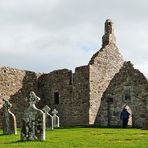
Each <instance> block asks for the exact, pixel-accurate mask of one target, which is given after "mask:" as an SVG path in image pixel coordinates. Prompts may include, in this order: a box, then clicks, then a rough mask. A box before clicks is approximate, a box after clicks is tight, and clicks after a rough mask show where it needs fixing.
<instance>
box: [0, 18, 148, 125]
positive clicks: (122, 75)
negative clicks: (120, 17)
mask: <svg viewBox="0 0 148 148" xmlns="http://www.w3.org/2000/svg"><path fill="white" fill-rule="evenodd" d="M30 91H34V92H35V93H36V94H37V95H38V96H39V97H40V98H41V100H40V102H38V104H37V106H38V108H40V109H42V108H43V107H44V106H45V105H48V106H49V107H50V108H51V109H52V110H53V109H54V108H56V109H57V110H58V112H59V113H58V116H59V117H60V125H61V126H71V125H98V126H107V127H108V126H110V127H119V126H121V121H120V113H121V111H122V109H123V108H124V107H126V108H127V110H128V111H129V112H130V119H129V123H128V125H129V126H131V127H142V125H143V122H144V120H145V119H146V118H148V80H147V78H146V77H145V76H144V75H143V74H142V73H141V72H140V71H139V70H137V69H135V68H134V67H133V64H132V63H131V62H129V61H128V62H127V61H124V60H123V58H122V55H121V54H120V52H119V49H118V47H117V46H116V39H115V35H114V27H113V22H112V21H111V20H110V19H108V20H106V22H105V27H104V35H103V37H102V47H101V49H100V50H99V51H98V52H96V53H95V54H94V55H93V56H92V58H91V59H90V61H89V62H88V64H87V65H84V66H80V67H76V68H75V72H74V73H73V72H72V70H68V69H60V70H55V71H52V72H50V73H35V72H31V71H25V70H19V69H15V68H9V67H1V68H0V108H1V109H0V116H2V106H3V99H6V100H9V101H10V102H11V104H12V109H11V110H12V112H13V113H14V114H15V115H16V120H17V125H18V127H19V126H20V119H21V116H22V113H23V111H24V109H25V108H26V107H27V104H26V101H25V98H26V97H27V96H28V94H29V93H30ZM1 119H2V118H0V126H1V123H2V121H1Z"/></svg>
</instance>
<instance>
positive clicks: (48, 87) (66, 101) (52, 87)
mask: <svg viewBox="0 0 148 148" xmlns="http://www.w3.org/2000/svg"><path fill="white" fill-rule="evenodd" d="M72 84H73V82H72V71H71V70H68V69H62V70H56V71H53V72H51V73H49V74H43V75H42V76H41V77H40V78H39V81H38V85H39V92H40V97H41V98H42V99H43V100H44V103H45V105H48V106H49V107H50V108H51V109H52V110H53V109H54V108H56V109H57V110H58V112H59V113H58V116H59V117H60V124H61V125H67V124H70V122H69V121H70V119H69V118H71V106H72V89H73V86H72ZM56 99H57V101H58V102H56Z"/></svg>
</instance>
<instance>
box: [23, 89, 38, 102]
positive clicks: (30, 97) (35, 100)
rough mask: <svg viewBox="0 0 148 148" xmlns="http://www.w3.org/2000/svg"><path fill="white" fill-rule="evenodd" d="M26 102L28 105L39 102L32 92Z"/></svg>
mask: <svg viewBox="0 0 148 148" xmlns="http://www.w3.org/2000/svg"><path fill="white" fill-rule="evenodd" d="M26 101H27V102H29V103H30V104H35V103H36V102H39V101H40V98H39V97H38V96H37V95H36V94H35V92H34V91H31V92H30V94H29V97H28V98H26Z"/></svg>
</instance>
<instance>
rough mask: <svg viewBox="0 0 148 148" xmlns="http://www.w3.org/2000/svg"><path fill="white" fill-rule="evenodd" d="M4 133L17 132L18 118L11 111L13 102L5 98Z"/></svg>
mask: <svg viewBox="0 0 148 148" xmlns="http://www.w3.org/2000/svg"><path fill="white" fill-rule="evenodd" d="M3 101H4V104H3V134H17V127H16V118H15V115H14V114H13V113H12V112H11V111H10V108H11V107H12V104H11V103H10V102H9V101H8V100H5V99H3Z"/></svg>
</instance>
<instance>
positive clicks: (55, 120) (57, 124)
mask: <svg viewBox="0 0 148 148" xmlns="http://www.w3.org/2000/svg"><path fill="white" fill-rule="evenodd" d="M52 114H53V116H52V118H53V127H59V117H58V116H57V114H58V111H57V110H56V109H54V110H53V111H52Z"/></svg>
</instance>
